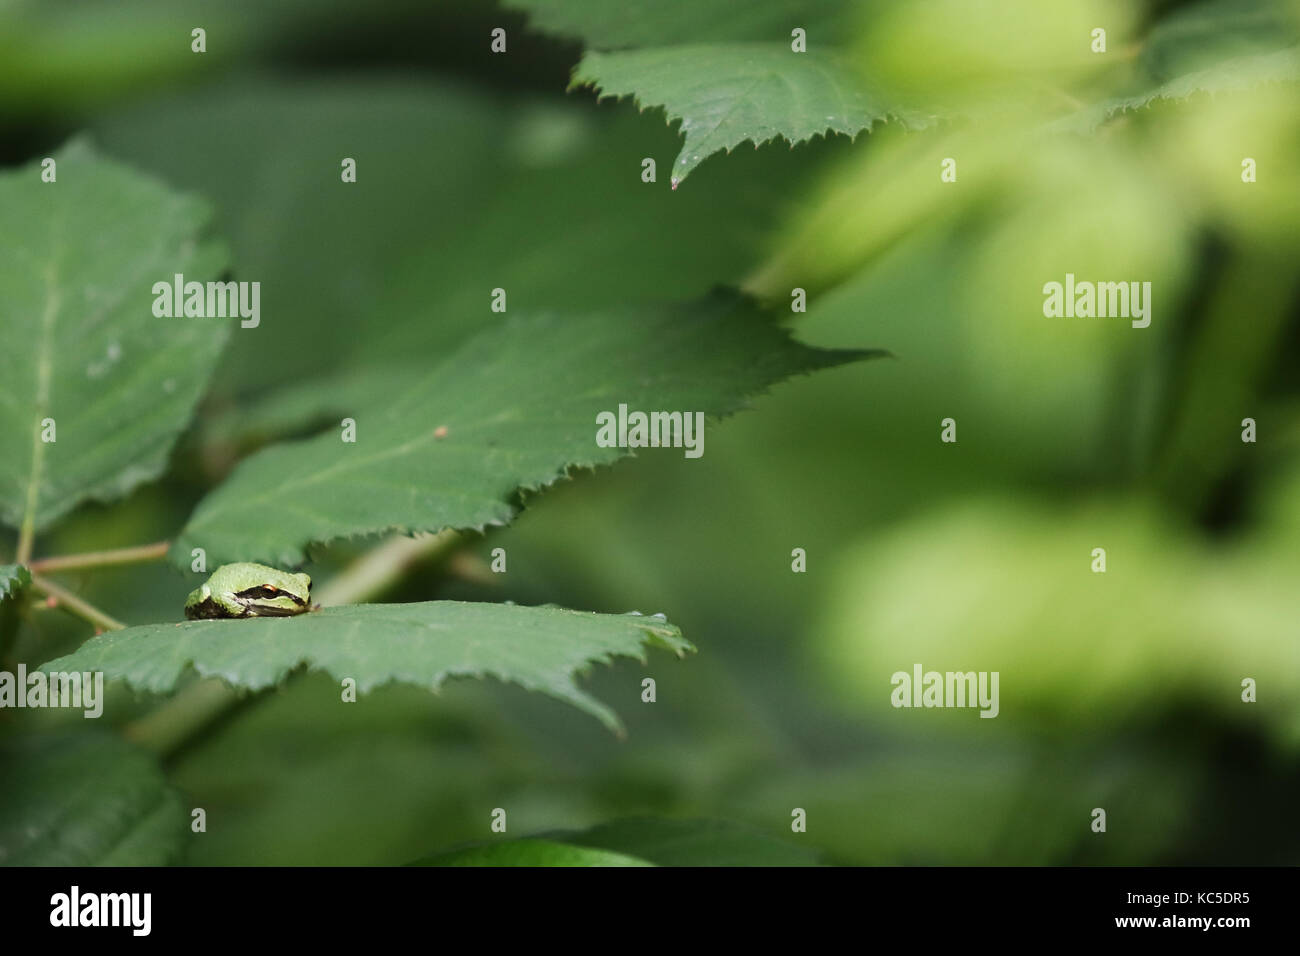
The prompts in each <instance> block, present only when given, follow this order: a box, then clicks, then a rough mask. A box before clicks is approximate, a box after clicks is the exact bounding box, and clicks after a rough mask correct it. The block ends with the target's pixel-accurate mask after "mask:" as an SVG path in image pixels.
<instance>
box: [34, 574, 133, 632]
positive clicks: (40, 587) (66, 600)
mask: <svg viewBox="0 0 1300 956" xmlns="http://www.w3.org/2000/svg"><path fill="white" fill-rule="evenodd" d="M32 590H34V591H38V592H39V593H41V594H44V595H45V596H46V597H52V598H54V600H55V601H56V602H57V603H58V606H59V607H61V608H63V609H64V610H65V611H67V612H69V613H70V614H75V615H76V616H77V617H79V618H81V619H82V620H84V621H89V622H90V623H91V624H93V625H95V627H97V628H99V630H101V631H120V630H122V629H123V628H124V627H126V625H125V624H123V623H122V622H121V621H119V620H117V619H116V618H112V617H109V616H108V615H107V614H105V613H104V612H103V611H101V610H100V609H99V608H97V607H95V605H93V604H91V603H90V602H89V601H86V600H83V599H82V598H79V597H77V595H75V594H73V593H72V592H71V591H69V590H67V589H66V588H64V587H61V586H60V585H57V584H55V583H54V582H53V581H50V580H49V579H47V578H43V577H41V576H40V575H39V574H32Z"/></svg>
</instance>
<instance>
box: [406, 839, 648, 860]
mask: <svg viewBox="0 0 1300 956" xmlns="http://www.w3.org/2000/svg"><path fill="white" fill-rule="evenodd" d="M411 866H654V864H653V863H648V862H646V861H645V860H638V859H637V858H636V857H633V856H627V855H626V854H623V853H615V852H613V851H611V850H600V849H593V848H592V847H586V846H574V845H573V844H569V843H560V842H558V841H555V840H544V839H537V838H528V839H524V840H508V841H504V842H501V843H481V844H477V845H475V846H468V847H461V848H460V849H456V850H448V851H447V852H445V853H438V854H435V855H434V856H430V857H425V858H424V859H422V860H417V861H416V862H415V863H412V864H411Z"/></svg>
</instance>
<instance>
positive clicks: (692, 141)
mask: <svg viewBox="0 0 1300 956" xmlns="http://www.w3.org/2000/svg"><path fill="white" fill-rule="evenodd" d="M573 82H574V84H575V85H586V86H591V87H594V88H595V89H596V90H597V91H598V93H599V95H600V96H601V97H606V96H613V97H622V96H633V97H635V98H636V102H637V103H638V105H640V106H641V107H643V108H644V107H650V106H662V107H663V108H664V111H665V112H666V113H667V116H668V120H669V122H675V121H678V120H680V121H681V130H682V132H683V133H684V134H685V135H686V141H685V143H684V144H683V145H682V150H681V152H680V153H679V154H678V156H677V158H676V159H675V160H674V161H673V172H672V184H673V188H674V189H675V188H676V187H677V185H678V184H679V183H681V181H682V180H684V179H685V178H686V176H687V175H688V174H689V173H690V172H691V170H693V169H694V168H695V167H696V166H698V165H699V164H700V163H701V162H703V161H704V160H706V159H708V158H709V156H711V155H712V154H714V153H716V152H719V151H722V150H725V151H727V152H730V151H731V150H732V149H735V148H736V147H737V146H739V145H740V144H741V143H743V142H746V141H748V142H752V143H753V144H754V145H755V146H760V145H762V144H763V143H766V142H768V141H769V140H772V139H777V138H782V139H786V140H788V141H789V142H790V143H791V144H795V143H800V142H803V141H804V140H807V139H810V138H812V137H813V136H819V135H823V134H826V133H843V134H845V135H846V136H850V137H853V136H856V135H857V134H858V133H860V132H862V131H863V130H870V129H871V127H872V126H873V125H875V124H876V123H879V122H883V121H885V120H888V119H896V120H899V121H901V122H903V123H904V124H905V125H907V126H909V127H912V128H924V127H926V126H928V125H930V123H931V118H930V117H927V116H925V115H924V114H922V113H920V112H917V111H915V110H912V109H909V108H907V107H905V106H904V105H903V104H902V103H901V102H900V101H898V100H897V99H896V98H894V97H891V96H889V95H887V94H886V93H884V92H883V91H881V90H879V89H876V88H875V87H874V86H873V85H872V84H870V83H869V82H868V81H867V80H866V79H865V78H864V77H863V76H862V75H861V74H860V73H858V72H857V71H856V70H854V69H853V68H852V67H850V66H849V64H848V62H847V61H846V60H844V59H842V58H841V57H840V56H838V55H837V54H835V53H832V52H812V51H809V52H807V53H794V52H792V51H791V49H790V46H789V44H788V43H770V44H769V43H726V44H683V45H680V46H671V47H660V48H654V49H644V50H627V51H622V52H616V53H600V52H590V53H587V54H586V56H584V57H583V58H582V62H581V63H579V64H578V67H577V69H576V70H575V71H574V75H573Z"/></svg>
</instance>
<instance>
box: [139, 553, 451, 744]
mask: <svg viewBox="0 0 1300 956" xmlns="http://www.w3.org/2000/svg"><path fill="white" fill-rule="evenodd" d="M459 544H460V535H458V534H457V533H456V532H454V531H443V532H440V533H438V534H433V535H423V536H421V537H418V538H408V537H406V536H404V535H402V536H398V537H394V538H390V539H389V540H388V541H385V542H384V543H383V544H381V545H379V546H377V547H376V548H374V549H373V550H371V551H368V552H367V553H366V554H363V555H362V556H361V557H359V558H358V559H357V560H356V561H354V562H352V564H350V565H348V567H347V568H345V569H344V570H343V571H342V572H341V573H340V574H339V575H338V576H337V577H336V578H334V579H333V580H332V581H330V582H329V583H328V584H326V585H325V586H324V587H322V588H321V589H320V591H319V592H318V593H317V595H316V597H317V598H318V603H319V604H321V605H322V606H325V607H330V606H335V605H339V604H357V603H359V602H361V601H365V600H367V599H369V598H372V597H374V596H375V595H377V594H382V593H383V592H384V591H386V590H387V589H388V588H390V587H392V586H393V585H394V584H396V583H397V582H398V581H399V580H401V578H402V577H403V575H405V574H406V572H407V571H408V570H409V569H410V568H411V566H412V565H414V564H417V563H418V562H420V561H425V560H428V559H431V558H438V557H443V556H445V555H446V554H448V553H449V552H450V551H452V550H453V549H454V548H455V547H456V546H457V545H459ZM290 679H292V678H290ZM260 697H261V694H260V693H251V694H249V693H240V692H239V691H237V690H235V689H234V688H232V687H230V686H229V685H227V684H226V683H225V682H224V681H222V680H221V679H220V678H217V677H209V678H205V679H203V680H200V681H196V682H195V683H193V684H190V685H189V686H188V687H186V688H185V689H184V690H182V691H180V692H179V693H178V694H176V696H175V697H173V698H172V699H171V700H169V701H167V702H166V703H164V704H162V705H161V706H160V707H158V708H157V709H156V710H153V711H151V712H150V713H148V714H146V715H145V716H143V717H141V718H139V719H138V720H135V721H133V722H131V723H129V724H127V725H126V727H125V728H123V733H124V734H125V735H126V737H127V739H128V740H131V741H133V742H135V743H137V744H139V745H140V746H142V747H146V748H148V749H149V750H152V751H153V752H154V753H156V754H158V755H159V756H161V757H166V756H169V755H170V754H173V753H175V752H176V751H177V750H178V749H180V748H181V747H182V746H183V745H184V744H185V743H187V742H188V741H189V740H191V739H192V738H194V737H196V736H198V734H199V733H200V732H201V731H203V730H204V729H205V728H207V727H208V726H209V725H210V724H212V723H213V722H214V721H216V720H217V719H218V718H220V717H222V716H224V715H225V714H227V713H229V712H230V711H232V710H234V709H235V708H236V707H239V706H242V705H245V704H248V703H250V702H252V701H253V700H256V699H258V698H260Z"/></svg>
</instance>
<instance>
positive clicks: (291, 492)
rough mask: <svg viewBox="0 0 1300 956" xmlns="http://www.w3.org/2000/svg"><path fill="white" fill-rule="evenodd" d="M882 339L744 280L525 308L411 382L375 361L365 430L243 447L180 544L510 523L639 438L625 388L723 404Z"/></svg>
mask: <svg viewBox="0 0 1300 956" xmlns="http://www.w3.org/2000/svg"><path fill="white" fill-rule="evenodd" d="M869 354H873V353H866V352H853V351H827V350H818V349H811V348H808V347H806V346H803V345H799V344H798V343H796V342H794V341H792V340H791V339H790V337H789V336H788V334H787V333H786V332H785V331H784V330H782V329H780V328H778V327H776V326H775V325H774V324H773V323H772V322H771V321H770V319H769V318H768V317H766V316H763V315H761V314H759V313H757V312H756V311H755V310H754V309H753V307H752V306H751V305H750V304H749V303H748V302H747V301H744V300H741V299H739V298H738V297H736V296H733V295H722V294H719V295H718V296H715V297H713V298H711V299H710V300H708V301H707V302H705V303H702V304H697V305H694V306H682V307H677V308H653V309H644V310H637V311H625V312H618V313H611V314H605V313H595V314H591V315H583V316H574V317H560V316H555V315H531V316H528V315H520V316H514V315H512V316H511V317H510V318H509V319H508V320H506V321H504V322H500V323H497V324H496V325H494V326H492V327H490V328H488V329H487V330H486V331H484V332H482V333H481V334H479V335H477V336H475V337H473V338H471V339H470V340H469V341H467V342H466V343H464V344H463V345H462V346H461V347H460V348H459V349H456V350H454V351H453V352H451V353H450V354H447V355H443V356H439V357H437V358H434V359H432V360H431V361H430V362H429V363H428V365H427V366H426V367H424V368H423V369H421V370H420V372H419V374H418V376H416V377H415V380H414V383H412V380H411V377H410V376H408V375H405V374H397V373H395V372H388V371H385V372H375V373H373V374H371V375H370V376H369V387H368V388H367V389H364V390H354V392H353V394H354V397H356V398H357V400H358V405H357V406H356V408H355V409H354V410H349V412H348V417H350V418H353V419H354V420H355V422H356V441H355V443H345V442H343V441H341V440H340V432H339V430H337V429H331V430H330V431H329V432H327V433H325V434H323V435H321V436H319V437H317V438H314V439H311V440H308V441H303V442H296V443H291V444H281V445H277V446H274V447H271V448H268V449H265V450H264V451H262V452H259V453H258V454H256V455H253V456H252V457H251V458H249V459H248V460H247V461H245V462H243V463H242V464H241V465H240V466H239V467H238V468H237V469H236V470H235V472H234V473H233V474H232V475H231V476H230V478H229V479H228V480H227V481H226V482H225V483H224V484H223V485H222V486H221V487H219V488H217V489H216V490H215V491H214V492H213V493H212V494H210V495H209V496H208V497H207V498H205V499H204V500H203V501H202V502H201V503H200V504H199V506H198V508H197V509H196V510H195V512H194V515H193V516H192V517H191V519H190V521H189V523H188V524H187V525H186V527H185V529H184V531H183V532H182V534H181V535H180V537H179V538H178V540H177V542H176V544H175V546H174V549H173V557H174V558H175V559H176V560H177V561H179V562H181V563H188V562H189V560H190V552H191V549H192V548H196V547H199V548H203V549H205V551H206V553H207V556H208V561H209V563H211V564H221V563H225V562H229V561H263V562H265V563H268V564H274V565H279V566H289V565H296V564H300V563H301V562H302V561H303V559H304V557H305V553H304V548H305V547H306V546H307V545H308V544H310V543H313V542H328V541H331V540H334V539H338V538H342V537H347V536H356V535H367V534H373V533H377V532H381V531H388V530H402V531H409V532H416V531H435V530H441V529H444V528H482V527H484V526H487V525H496V524H504V523H505V522H507V521H509V520H510V519H511V518H512V517H513V516H514V514H515V507H516V506H515V504H514V501H513V496H514V495H515V494H516V492H517V491H518V490H519V489H529V490H533V489H538V488H542V487H544V486H546V485H549V484H551V483H553V482H555V481H557V480H559V479H560V478H562V477H564V476H565V474H566V473H567V471H568V469H570V468H573V467H590V466H595V465H602V464H609V463H611V462H613V461H615V460H617V459H618V458H620V457H623V456H624V455H626V454H628V450H627V449H625V448H612V447H600V446H598V445H597V444H596V432H597V424H596V421H597V419H596V416H597V414H598V413H600V412H604V411H608V412H617V410H618V408H619V406H620V405H621V404H626V405H627V407H628V409H630V410H638V409H639V410H642V411H646V412H649V411H652V410H664V411H682V412H687V413H694V412H702V413H704V414H705V415H707V416H710V417H718V416H722V415H726V414H729V413H731V412H734V411H736V410H738V409H739V408H741V407H742V406H743V404H744V401H745V398H746V396H749V395H753V394H755V393H757V392H761V391H763V390H764V389H766V388H767V387H768V386H770V385H772V384H773V383H775V382H778V381H780V380H781V379H784V378H786V377H788V376H790V375H794V374H796V373H800V372H809V371H813V370H815V369H819V368H827V367H830V366H834V365H839V364H842V363H844V362H847V361H850V360H853V359H856V358H860V357H863V356H865V355H869ZM316 387H320V388H328V387H329V386H328V384H326V383H320V384H319V385H318V386H316ZM704 447H707V446H704ZM649 453H654V454H676V455H681V454H683V451H682V450H680V449H672V450H663V451H652V452H649ZM267 515H274V516H275V520H274V521H268V520H267Z"/></svg>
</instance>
